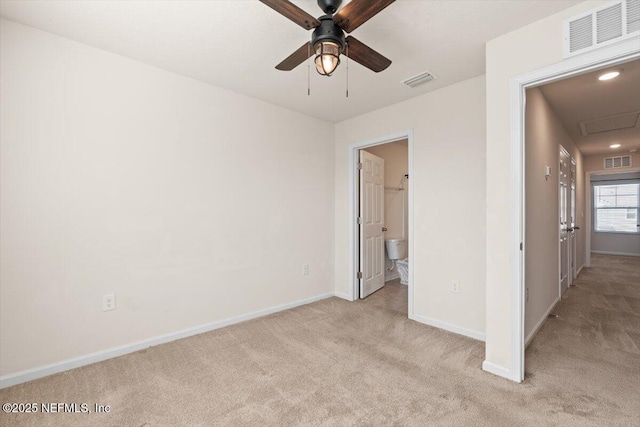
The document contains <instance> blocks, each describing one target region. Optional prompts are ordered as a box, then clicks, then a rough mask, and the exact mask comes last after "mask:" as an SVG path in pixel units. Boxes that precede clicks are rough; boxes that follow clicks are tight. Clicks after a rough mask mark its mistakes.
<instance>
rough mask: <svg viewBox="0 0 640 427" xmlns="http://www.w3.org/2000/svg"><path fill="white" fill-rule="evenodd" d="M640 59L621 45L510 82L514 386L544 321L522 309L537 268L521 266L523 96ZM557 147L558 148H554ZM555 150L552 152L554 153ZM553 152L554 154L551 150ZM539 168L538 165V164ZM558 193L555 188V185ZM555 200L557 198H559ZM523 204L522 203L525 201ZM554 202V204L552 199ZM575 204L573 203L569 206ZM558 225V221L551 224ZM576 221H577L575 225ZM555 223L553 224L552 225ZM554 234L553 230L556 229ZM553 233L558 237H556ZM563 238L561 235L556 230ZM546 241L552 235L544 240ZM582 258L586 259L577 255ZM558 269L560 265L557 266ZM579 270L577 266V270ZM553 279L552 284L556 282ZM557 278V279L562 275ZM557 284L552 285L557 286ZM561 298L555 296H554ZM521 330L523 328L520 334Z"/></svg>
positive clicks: (571, 257)
mask: <svg viewBox="0 0 640 427" xmlns="http://www.w3.org/2000/svg"><path fill="white" fill-rule="evenodd" d="M638 57H640V52H639V51H638V50H637V48H635V47H634V46H633V45H632V44H631V43H620V44H619V45H618V46H617V47H616V48H603V49H601V50H600V51H598V52H593V53H590V54H589V55H583V56H581V57H580V56H578V57H574V58H571V59H568V60H565V61H563V62H561V63H559V64H556V65H552V66H549V67H545V68H543V69H540V70H537V71H534V72H531V73H528V74H526V75H523V76H521V77H517V78H514V79H512V81H511V88H512V96H511V110H512V113H513V114H514V116H515V117H516V118H517V120H515V121H514V122H513V124H512V129H511V134H512V146H511V148H512V150H513V155H512V164H511V166H512V180H511V182H512V190H513V193H512V194H513V202H512V207H513V209H512V225H513V230H514V233H513V235H512V237H513V241H512V243H513V245H512V248H513V249H512V263H511V266H512V270H511V276H510V277H511V283H512V285H513V287H512V313H513V317H512V319H513V323H512V336H511V338H512V340H511V343H512V353H511V357H512V358H511V362H512V363H511V365H512V367H513V369H512V371H511V372H510V374H509V375H510V378H511V379H512V380H514V381H517V382H521V381H522V380H524V367H525V363H524V362H525V361H524V349H525V347H526V344H527V342H528V341H529V340H530V339H531V338H532V336H533V335H534V334H535V332H536V331H537V329H538V328H539V327H540V326H541V325H542V323H544V320H545V319H546V314H544V313H543V311H541V312H540V313H539V314H543V315H542V316H540V321H539V322H538V323H537V324H533V323H535V322H533V323H532V324H531V325H527V319H526V318H525V307H527V308H526V310H527V311H528V310H529V308H528V306H527V304H528V303H530V292H529V291H530V290H529V288H528V285H527V281H526V280H525V275H526V271H527V268H529V269H532V268H536V267H537V265H536V264H532V263H531V262H530V261H531V260H529V261H527V262H525V259H526V256H527V250H526V247H527V244H531V241H532V236H533V235H534V234H535V233H530V232H527V228H525V203H526V204H529V198H530V196H531V195H530V192H529V189H528V188H527V189H526V190H525V188H526V182H527V181H526V180H525V173H526V174H527V177H528V173H529V170H528V168H525V167H524V166H525V158H526V157H525V150H526V147H525V144H524V141H525V130H526V129H525V91H528V90H529V89H531V88H537V87H540V86H541V85H543V84H550V83H554V82H557V81H560V80H564V79H567V78H569V77H575V76H579V75H583V74H586V73H589V72H595V71H598V70H603V69H605V68H611V67H615V66H619V65H621V64H624V63H626V62H629V61H632V60H634V59H636V58H638ZM528 97H529V94H528V92H527V95H526V98H527V104H528V103H529V98H528ZM556 147H557V146H556ZM556 150H557V148H556ZM556 153H557V151H556ZM548 164H549V165H555V164H557V163H548ZM538 166H540V165H538ZM543 168H544V170H545V174H546V175H547V176H548V175H549V174H550V173H551V172H550V169H548V168H546V167H545V166H544V165H542V167H540V168H538V167H536V168H535V170H533V171H532V173H534V174H537V176H538V177H541V176H542V173H543V172H542V171H543ZM567 168H568V172H569V173H568V175H569V176H570V175H571V162H570V159H569V161H568V162H567ZM574 176H580V175H579V174H578V173H577V172H574ZM556 188H558V186H556ZM565 189H566V191H565V197H566V200H565V201H566V206H565V208H569V205H570V204H571V203H570V200H571V198H572V197H575V196H576V194H575V190H574V193H573V194H572V193H571V187H570V178H568V179H567V182H566V186H565ZM558 197H562V196H561V195H560V194H559V195H558ZM525 200H526V202H525ZM556 200H559V199H556ZM575 205H576V203H574V206H575ZM530 215H531V212H530V213H529V215H527V216H526V222H527V227H528V226H529V224H530V223H531V222H532V221H533V220H535V216H534V217H531V216H530ZM565 215H566V218H564V219H565V221H563V222H565V223H566V227H565V228H567V231H568V229H570V228H573V229H574V230H573V231H575V226H574V227H571V225H570V224H571V221H570V216H571V212H570V211H569V212H568V213H565ZM573 216H574V218H575V220H574V221H573V222H574V224H575V222H576V220H579V221H585V213H584V212H580V213H579V214H578V215H577V217H576V213H575V212H574V213H573ZM555 221H557V220H555ZM579 221H578V222H579ZM556 224H557V222H556ZM556 230H557V229H556ZM555 233H557V232H555ZM561 233H562V231H561ZM548 236H549V238H551V236H552V235H551V234H549V235H548ZM554 238H555V239H556V240H555V242H556V243H555V244H557V234H555V237H554ZM566 241H567V244H566V246H567V247H566V248H565V249H566V252H565V253H566V255H565V260H564V263H565V265H564V272H566V275H567V282H566V286H567V287H568V286H569V283H570V282H569V280H570V279H569V278H570V277H571V276H575V275H576V274H577V273H578V272H579V269H578V270H577V271H576V267H577V265H576V262H575V256H576V255H578V254H580V251H577V250H574V251H573V252H572V253H570V252H569V250H570V248H571V246H572V244H570V243H569V242H570V237H569V235H568V234H567V240H566ZM559 252H560V254H559V255H560V257H559V258H561V257H562V252H563V251H562V250H560V251H559ZM581 255H582V256H585V255H586V254H584V253H582V254H581ZM559 264H560V263H559ZM580 268H581V267H580ZM556 271H560V272H561V274H562V273H563V266H562V265H558V268H557V270H556ZM557 277H558V276H556V278H555V279H554V282H555V280H557ZM561 277H562V276H561ZM556 283H557V282H556ZM562 286H563V285H562V284H561V285H560V289H562ZM555 292H558V288H555ZM558 293H560V292H558ZM545 299H546V302H547V303H548V302H549V295H545ZM558 299H559V298H558ZM554 305H555V302H554V301H551V304H547V306H549V307H550V308H549V309H548V311H549V312H551V310H552V309H553V307H554ZM525 328H526V329H525ZM527 330H531V333H527Z"/></svg>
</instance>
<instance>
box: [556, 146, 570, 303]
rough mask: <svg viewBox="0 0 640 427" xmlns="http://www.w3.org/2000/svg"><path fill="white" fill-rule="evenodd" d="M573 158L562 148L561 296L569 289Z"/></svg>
mask: <svg viewBox="0 0 640 427" xmlns="http://www.w3.org/2000/svg"><path fill="white" fill-rule="evenodd" d="M570 164H571V157H570V156H569V153H568V152H567V151H566V150H565V149H564V148H562V147H560V168H559V177H558V178H559V180H558V181H559V190H560V294H561V295H562V294H563V293H564V291H566V290H567V288H568V287H569V268H570V259H571V256H570V255H571V254H570V252H569V251H570V248H571V246H570V245H569V229H570V224H569V216H570V212H571V211H570V206H569V205H570V193H569V185H570V174H571V169H570Z"/></svg>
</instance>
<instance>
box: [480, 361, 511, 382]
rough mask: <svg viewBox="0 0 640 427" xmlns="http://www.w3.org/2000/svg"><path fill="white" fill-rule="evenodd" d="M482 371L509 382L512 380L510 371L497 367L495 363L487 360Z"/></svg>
mask: <svg viewBox="0 0 640 427" xmlns="http://www.w3.org/2000/svg"><path fill="white" fill-rule="evenodd" d="M482 370H483V371H486V372H489V373H492V374H493V375H497V376H499V377H502V378H506V379H508V380H510V379H512V378H511V370H510V369H507V368H505V367H503V366H499V365H496V364H495V363H491V362H487V361H486V360H485V361H484V362H482Z"/></svg>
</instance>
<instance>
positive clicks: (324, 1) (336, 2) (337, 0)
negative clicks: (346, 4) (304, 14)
mask: <svg viewBox="0 0 640 427" xmlns="http://www.w3.org/2000/svg"><path fill="white" fill-rule="evenodd" d="M341 4H342V0H318V6H320V9H322V10H323V11H324V13H326V14H328V15H333V14H334V13H336V11H337V10H338V9H339V8H340V5H341Z"/></svg>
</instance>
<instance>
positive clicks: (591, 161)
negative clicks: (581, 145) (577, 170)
mask: <svg viewBox="0 0 640 427" xmlns="http://www.w3.org/2000/svg"><path fill="white" fill-rule="evenodd" d="M626 155H630V156H631V167H632V168H633V169H637V168H640V153H629V152H628V151H626V152H624V151H615V150H611V153H607V154H597V155H593V156H585V158H584V171H585V172H598V171H602V172H611V171H612V169H608V170H607V169H605V168H604V159H605V157H614V156H626ZM613 170H615V171H616V173H617V172H624V169H613Z"/></svg>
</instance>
